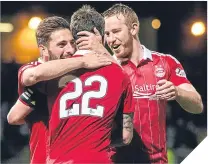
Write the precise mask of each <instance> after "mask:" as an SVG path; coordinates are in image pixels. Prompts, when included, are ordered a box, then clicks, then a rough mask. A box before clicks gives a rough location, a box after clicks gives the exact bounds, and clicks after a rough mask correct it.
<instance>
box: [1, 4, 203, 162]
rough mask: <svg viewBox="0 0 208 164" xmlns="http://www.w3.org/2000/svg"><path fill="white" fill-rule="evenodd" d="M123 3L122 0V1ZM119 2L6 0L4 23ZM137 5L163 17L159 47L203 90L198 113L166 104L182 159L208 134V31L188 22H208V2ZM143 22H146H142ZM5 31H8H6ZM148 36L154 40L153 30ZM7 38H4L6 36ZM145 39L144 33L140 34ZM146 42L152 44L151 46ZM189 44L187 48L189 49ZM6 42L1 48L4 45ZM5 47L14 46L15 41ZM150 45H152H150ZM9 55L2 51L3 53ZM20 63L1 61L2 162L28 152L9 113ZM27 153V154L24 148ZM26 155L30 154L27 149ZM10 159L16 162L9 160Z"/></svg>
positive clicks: (23, 133)
mask: <svg viewBox="0 0 208 164" xmlns="http://www.w3.org/2000/svg"><path fill="white" fill-rule="evenodd" d="M118 2H119V1H118ZM114 3H116V2H107V1H103V2H87V1H86V2H67V1H63V2H61V1H58V2H56V1H52V2H33V1H28V2H26V1H25V2H17V1H15V2H12V1H10V2H2V3H1V16H2V19H1V22H6V21H7V19H8V18H10V17H14V16H15V15H17V14H18V13H20V12H26V13H27V12H28V13H29V14H31V13H38V12H42V11H44V12H45V13H47V15H48V16H51V15H59V16H63V17H65V18H70V15H72V13H73V12H74V11H76V10H77V9H78V8H79V7H81V6H82V5H83V4H90V5H92V6H93V7H95V8H96V9H97V11H99V12H103V11H105V10H106V9H108V8H109V7H111V6H112V5H113V4H114ZM122 3H124V4H127V5H128V6H130V7H132V8H133V9H134V10H135V12H136V13H137V15H138V17H139V20H140V19H143V20H144V19H148V18H152V17H153V18H155V17H156V18H159V19H160V21H161V27H160V28H159V29H158V30H157V39H156V45H157V47H156V49H155V50H156V51H159V52H163V53H170V54H172V55H173V56H175V57H176V58H177V59H178V60H179V61H180V62H181V63H182V65H183V66H184V69H185V71H186V74H187V77H188V79H189V80H190V81H191V83H192V84H193V85H194V87H195V88H196V89H197V91H198V92H199V93H200V94H201V96H202V100H203V104H204V112H203V113H202V114H199V115H193V114H190V113H187V112H185V111H184V110H183V109H181V108H180V106H179V105H178V104H177V103H176V102H174V101H173V102H170V103H169V106H168V109H167V139H168V148H169V150H170V152H173V154H174V156H175V158H174V159H175V163H177V162H181V161H182V160H183V159H184V158H185V157H186V156H187V155H188V154H189V153H190V152H191V151H192V150H193V149H194V148H195V147H196V146H197V145H198V144H199V143H200V142H201V141H202V140H203V138H204V137H205V136H206V135H207V134H206V129H207V124H206V123H207V31H205V34H204V35H203V36H200V37H194V36H192V35H191V33H190V32H189V31H190V28H189V26H190V25H191V23H192V22H193V21H195V20H202V21H203V22H204V23H205V27H207V22H206V21H207V18H206V16H207V2H199V1H198V2H179V1H178V2H177V1H176V2H162V1H161V2H155V1H154V2H151V1H150V2H149V1H146V2H142V1H141V2H140V1H138V2H122ZM140 23H141V24H142V22H140ZM4 35H6V34H4ZM145 37H147V38H149V39H151V35H146V36H145ZM1 42H4V40H1ZM141 42H142V38H141ZM146 46H147V45H146ZM184 47H186V48H184ZM3 48H5V47H2V49H3ZM6 48H12V47H10V45H8V47H6ZM147 48H149V47H148V46H147ZM2 56H4V54H2V53H1V57H2ZM19 67H20V64H17V63H16V62H15V60H13V61H10V62H8V61H4V59H3V58H2V60H1V115H2V116H1V123H2V128H1V130H2V133H1V144H2V145H1V146H2V151H1V157H2V161H8V160H11V158H12V157H15V156H17V157H18V158H17V159H14V160H13V162H18V160H19V159H20V158H26V161H28V156H27V155H25V156H24V155H23V157H22V155H19V154H18V153H19V152H20V151H21V150H24V148H25V146H26V145H27V143H28V132H27V128H25V127H22V126H21V127H20V126H10V125H8V124H7V122H6V115H7V113H8V111H9V109H10V108H11V106H12V105H13V104H14V103H15V101H16V99H17V71H18V68H19ZM23 154H25V153H23ZM26 154H27V153H26ZM10 163H11V162H10Z"/></svg>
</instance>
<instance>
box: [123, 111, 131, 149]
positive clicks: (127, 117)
mask: <svg viewBox="0 0 208 164" xmlns="http://www.w3.org/2000/svg"><path fill="white" fill-rule="evenodd" d="M132 138H133V113H126V114H123V143H124V144H125V145H128V144H130V142H131V140H132Z"/></svg>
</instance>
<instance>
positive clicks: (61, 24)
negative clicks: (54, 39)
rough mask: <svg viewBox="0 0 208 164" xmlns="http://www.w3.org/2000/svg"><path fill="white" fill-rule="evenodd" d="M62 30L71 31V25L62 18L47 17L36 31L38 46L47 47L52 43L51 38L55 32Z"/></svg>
mask: <svg viewBox="0 0 208 164" xmlns="http://www.w3.org/2000/svg"><path fill="white" fill-rule="evenodd" d="M62 29H69V30H70V27H69V23H68V22H67V21H66V20H65V19H64V18H62V17H58V16H52V17H47V18H45V19H44V20H43V21H41V23H40V24H39V25H38V28H37V30H36V40H37V44H38V46H40V45H44V46H47V44H48V42H49V41H50V36H51V34H52V33H53V32H55V31H57V30H62Z"/></svg>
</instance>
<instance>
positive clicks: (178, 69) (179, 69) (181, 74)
mask: <svg viewBox="0 0 208 164" xmlns="http://www.w3.org/2000/svg"><path fill="white" fill-rule="evenodd" d="M175 72H176V75H177V76H179V77H185V78H186V73H185V71H184V70H183V69H181V68H176V70H175Z"/></svg>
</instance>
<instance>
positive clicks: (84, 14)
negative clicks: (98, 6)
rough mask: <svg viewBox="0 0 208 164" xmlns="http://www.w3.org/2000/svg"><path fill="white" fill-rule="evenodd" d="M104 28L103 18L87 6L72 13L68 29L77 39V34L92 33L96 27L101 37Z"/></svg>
mask: <svg viewBox="0 0 208 164" xmlns="http://www.w3.org/2000/svg"><path fill="white" fill-rule="evenodd" d="M104 26H105V21H104V18H103V16H102V15H101V14H100V13H98V12H97V11H96V10H95V9H94V8H92V7H91V6H89V5H84V6H82V7H81V8H80V9H78V10H77V11H76V12H74V13H73V15H72V17H71V23H70V29H71V31H72V35H73V37H74V38H75V39H77V38H78V37H77V33H78V32H80V31H89V32H93V29H94V27H96V28H97V30H98V31H99V33H100V34H101V35H102V36H103V35H104Z"/></svg>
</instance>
